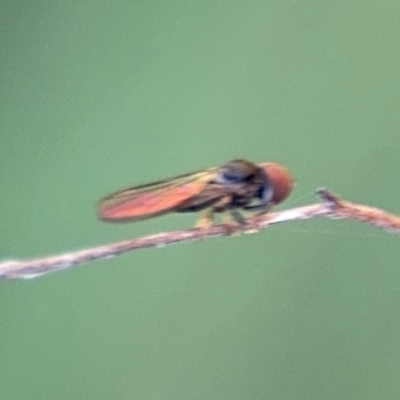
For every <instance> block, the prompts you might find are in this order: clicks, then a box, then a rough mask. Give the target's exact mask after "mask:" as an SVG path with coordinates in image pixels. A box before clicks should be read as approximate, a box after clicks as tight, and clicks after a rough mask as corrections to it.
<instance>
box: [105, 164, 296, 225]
mask: <svg viewBox="0 0 400 400" xmlns="http://www.w3.org/2000/svg"><path fill="white" fill-rule="evenodd" d="M292 186H293V180H292V177H291V175H290V174H289V172H288V171H287V169H286V168H285V167H283V166H282V165H279V164H275V163H271V162H266V163H261V164H253V163H252V162H250V161H246V160H233V161H230V162H228V163H226V164H224V165H222V166H220V167H214V168H209V169H206V170H204V171H199V172H194V173H191V174H186V175H180V176H177V177H175V178H171V179H167V180H164V181H159V182H154V183H149V184H146V185H140V186H135V187H132V188H129V189H125V190H121V191H118V192H115V193H112V194H111V195H109V196H107V197H105V198H104V199H102V200H101V201H100V202H99V205H98V214H99V217H100V218H101V219H102V220H104V221H108V222H129V221H138V220H142V219H147V218H152V217H155V216H159V215H163V214H167V213H170V212H180V213H182V212H200V219H199V221H198V223H197V224H196V226H197V227H209V226H211V225H212V221H213V214H214V213H229V214H230V216H231V217H232V218H233V219H234V220H235V221H236V222H237V223H240V224H241V223H243V222H244V217H243V216H242V213H241V212H243V211H244V212H258V213H260V214H262V213H266V212H267V211H268V210H269V209H270V208H271V207H272V206H273V205H275V204H278V203H280V202H282V201H283V200H284V199H285V198H286V197H287V196H288V195H289V194H290V192H291V190H292Z"/></svg>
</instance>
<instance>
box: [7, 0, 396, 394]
mask: <svg viewBox="0 0 400 400" xmlns="http://www.w3.org/2000/svg"><path fill="white" fill-rule="evenodd" d="M399 15H400V2H398V1H397V0H387V1H379V2H378V1H368V0H365V1H348V0H339V1H333V2H328V1H319V0H314V1H281V0H279V1H240V0H237V1H234V0H203V1H196V2H194V1H185V0H172V1H162V0H159V1H113V2H108V1H76V0H75V1H68V2H52V1H34V2H26V1H3V2H1V4H0V68H1V79H0V85H1V86H0V87H1V101H0V127H1V129H0V193H1V208H0V221H1V223H0V238H1V240H0V257H1V258H2V259H8V258H26V257H39V256H44V255H50V254H55V253H59V252H64V251H71V250H75V249H80V248H85V247H90V246H94V245H100V244H104V243H108V242H114V241H118V240H122V239H128V238H133V237H138V236H141V235H146V234H153V233H157V232H163V231H168V230H173V229H178V228H179V229H180V228H184V227H190V226H191V225H192V224H193V223H194V220H195V217H194V216H193V215H170V216H165V217H162V218H157V219H153V220H149V221H143V222H140V223H136V224H127V225H108V224H105V223H102V222H100V221H98V220H97V219H96V215H95V204H96V201H97V200H98V199H99V198H101V197H102V196H104V195H105V194H107V193H109V192H110V191H113V190H116V189H120V188H124V187H127V186H130V185H133V184H138V183H144V182H148V181H151V180H157V179H162V178H166V177H170V176H174V175H177V174H182V173H185V172H191V171H196V170H198V169H202V168H207V167H209V166H215V165H219V164H222V163H224V162H226V161H228V160H230V159H233V158H238V157H241V158H248V159H250V160H253V161H263V160H275V161H279V162H281V163H283V164H285V165H287V167H288V168H290V170H291V171H292V172H293V175H294V176H295V178H296V181H297V185H296V188H295V191H294V193H293V195H292V196H291V198H290V199H289V200H288V201H287V202H286V203H285V204H284V205H283V207H294V206H299V205H302V204H310V203H312V202H314V195H313V191H314V190H315V189H316V188H317V187H320V186H327V187H329V188H330V189H331V190H333V191H334V192H336V193H339V194H340V195H342V196H343V197H345V198H347V199H349V200H354V201H358V202H361V203H366V204H370V205H375V206H378V207H382V208H384V209H387V210H390V211H393V212H400V184H399V180H398V170H399V146H400V109H399V106H400V73H399V71H400V46H399V43H400V24H399V22H398V21H399V18H398V16H399ZM399 240H400V239H399V237H396V236H395V235H389V234H387V233H385V232H383V231H380V230H378V229H375V228H372V227H370V226H366V225H361V224H357V223H354V222H348V221H330V220H311V221H304V222H293V223H288V224H282V225H280V226H274V227H271V228H270V229H268V230H265V231H262V232H261V233H259V234H257V235H244V236H240V237H233V238H224V239H213V240H207V241H204V242H201V243H192V244H181V245H176V246H169V247H166V248H163V249H152V250H145V251H141V252H137V253H132V254H128V255H124V256H122V257H119V258H115V259H111V260H107V261H101V262H95V263H92V264H89V265H87V266H84V267H82V268H76V269H72V270H69V271H65V272H60V273H56V274H51V275H48V276H45V277H42V278H38V279H36V280H31V281H18V282H2V283H0V302H1V303H0V304H1V306H0V321H1V323H0V398H1V399H5V400H6V399H13V400H18V399H41V400H43V399H171V400H178V399H186V400H187V399H207V400H212V399H231V400H233V399H285V400H287V399H339V398H340V399H377V398H379V399H398V398H400V379H399V376H400V334H399V332H400V255H399V248H400V246H399V243H400V242H399Z"/></svg>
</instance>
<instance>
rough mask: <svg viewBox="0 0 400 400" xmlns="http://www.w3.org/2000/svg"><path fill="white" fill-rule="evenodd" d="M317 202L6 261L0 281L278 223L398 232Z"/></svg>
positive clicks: (371, 214)
mask: <svg viewBox="0 0 400 400" xmlns="http://www.w3.org/2000/svg"><path fill="white" fill-rule="evenodd" d="M316 193H317V194H318V195H319V197H320V200H321V202H320V203H317V204H312V205H309V206H305V207H298V208H293V209H290V210H284V211H280V212H276V213H270V214H265V215H261V216H256V217H252V218H249V219H247V220H246V221H245V225H244V226H243V225H238V226H236V225H228V224H222V225H215V226H212V227H211V228H208V229H200V228H193V229H187V230H182V231H174V232H165V233H160V234H157V235H151V236H145V237H142V238H137V239H132V240H126V241H123V242H118V243H112V244H107V245H104V246H99V247H93V248H90V249H86V250H80V251H75V252H72V253H66V254H61V255H57V256H52V257H46V258H40V259H33V260H21V261H18V260H9V261H5V262H2V263H0V279H5V280H11V279H30V278H36V277H38V276H41V275H44V274H47V273H49V272H54V271H59V270H63V269H68V268H71V267H74V266H77V265H80V264H84V263H87V262H89V261H95V260H102V259H107V258H111V257H115V256H118V255H120V254H123V253H127V252H128V251H134V250H139V249H146V248H151V247H164V246H166V245H170V244H173V243H180V242H194V241H198V240H203V239H205V238H211V237H217V236H230V235H233V234H237V233H240V232H242V231H245V232H246V231H247V232H255V231H258V230H260V229H263V228H266V227H267V226H269V225H273V224H277V223H280V222H288V221H295V220H304V219H309V218H315V217H322V216H323V217H327V218H332V219H350V220H356V221H360V222H365V223H368V224H371V225H375V226H377V227H380V228H383V229H385V230H387V231H388V232H392V233H400V217H399V216H397V215H393V214H389V213H387V212H384V211H382V210H379V209H377V208H372V207H368V206H364V205H360V204H355V203H350V202H349V201H345V200H341V199H340V198H339V197H338V196H336V195H334V194H332V193H331V192H329V191H328V190H327V189H319V190H317V191H316Z"/></svg>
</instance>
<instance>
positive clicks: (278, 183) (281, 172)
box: [259, 162, 293, 204]
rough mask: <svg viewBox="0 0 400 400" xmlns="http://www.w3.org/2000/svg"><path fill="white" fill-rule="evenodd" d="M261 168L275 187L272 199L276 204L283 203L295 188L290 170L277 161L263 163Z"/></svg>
mask: <svg viewBox="0 0 400 400" xmlns="http://www.w3.org/2000/svg"><path fill="white" fill-rule="evenodd" d="M259 166H260V168H262V169H263V171H264V173H265V174H266V175H267V176H268V179H269V181H270V182H271V185H272V188H273V191H274V192H273V195H272V199H271V201H272V202H273V203H275V204H278V203H281V202H282V201H283V200H285V199H286V197H288V196H289V194H290V192H291V191H292V188H293V178H292V176H291V175H290V173H289V171H288V170H287V169H286V168H285V167H284V166H283V165H280V164H275V163H272V162H271V163H261V164H259Z"/></svg>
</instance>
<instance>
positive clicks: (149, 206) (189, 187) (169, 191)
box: [98, 168, 215, 222]
mask: <svg viewBox="0 0 400 400" xmlns="http://www.w3.org/2000/svg"><path fill="white" fill-rule="evenodd" d="M214 170H215V169H214V168H213V169H210V170H207V171H203V172H198V173H194V174H189V175H182V176H178V177H176V178H173V179H169V180H165V181H161V182H155V183H151V184H148V185H141V186H136V187H133V188H130V189H126V190H121V191H119V192H115V193H113V194H111V195H109V196H107V197H105V198H104V199H103V200H101V201H100V202H99V205H98V214H99V217H100V218H101V219H103V220H106V221H111V222H124V221H134V220H140V219H145V218H150V217H154V216H157V215H161V214H165V213H167V212H170V211H173V210H175V209H176V208H177V207H178V206H179V205H180V204H182V203H183V202H185V201H187V200H188V199H191V198H193V197H194V196H197V195H198V194H199V193H201V191H202V190H204V188H205V187H206V185H207V183H208V182H209V181H210V179H212V176H213V174H214V173H215V172H214Z"/></svg>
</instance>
